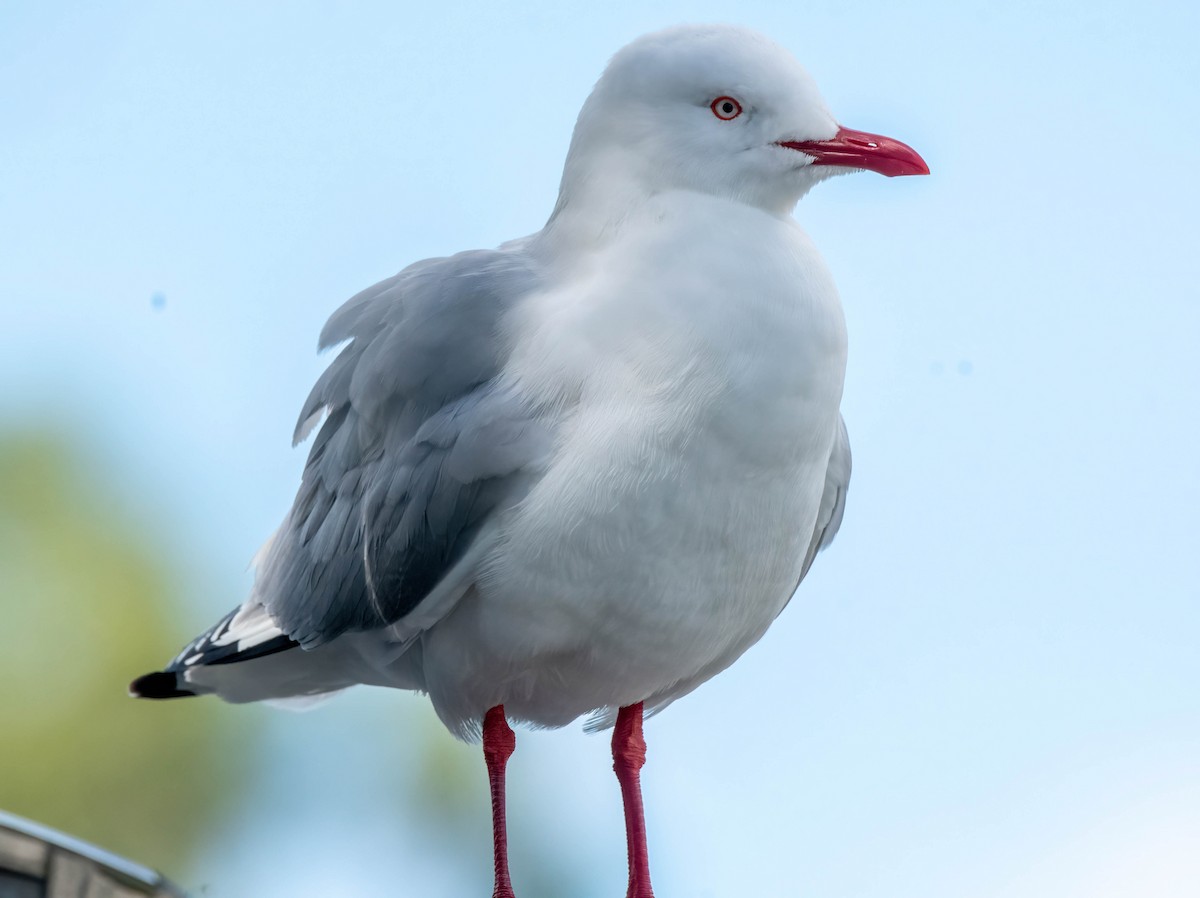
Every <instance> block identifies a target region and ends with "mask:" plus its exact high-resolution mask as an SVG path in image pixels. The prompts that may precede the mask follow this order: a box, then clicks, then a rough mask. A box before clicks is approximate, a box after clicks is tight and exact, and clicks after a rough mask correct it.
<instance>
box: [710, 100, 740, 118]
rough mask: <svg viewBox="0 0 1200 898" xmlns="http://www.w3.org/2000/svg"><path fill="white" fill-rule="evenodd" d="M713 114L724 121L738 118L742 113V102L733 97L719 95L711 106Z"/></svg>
mask: <svg viewBox="0 0 1200 898" xmlns="http://www.w3.org/2000/svg"><path fill="white" fill-rule="evenodd" d="M710 108H711V109H712V111H713V115H715V116H716V117H717V118H719V119H720V120H721V121H723V122H727V121H729V120H731V119H735V118H737V117H738V116H739V115H741V114H742V104H741V103H739V102H738V101H737V100H735V99H734V98H733V97H717V98H716V99H715V100H713V101H712V106H711V107H710Z"/></svg>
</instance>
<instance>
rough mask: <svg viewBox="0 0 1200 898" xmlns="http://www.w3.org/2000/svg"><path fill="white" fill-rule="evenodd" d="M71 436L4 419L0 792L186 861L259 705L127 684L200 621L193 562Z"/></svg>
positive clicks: (96, 838) (70, 822) (240, 767)
mask: <svg viewBox="0 0 1200 898" xmlns="http://www.w3.org/2000/svg"><path fill="white" fill-rule="evenodd" d="M68 447H69V443H68V441H67V440H65V439H63V438H61V437H58V436H56V435H54V434H51V433H45V432H39V433H26V434H16V435H13V434H9V435H0V807H3V808H5V809H7V810H10V811H13V812H14V813H17V814H20V815H22V816H25V817H29V818H32V819H35V820H38V821H40V822H42V823H46V824H49V825H51V826H54V827H57V828H59V829H62V830H65V831H67V832H69V833H71V834H72V835H75V836H79V837H82V838H84V839H87V840H90V841H93V842H95V843H96V844H98V845H100V846H102V847H104V848H108V849H110V850H112V851H116V852H118V853H120V854H124V855H127V856H129V857H130V858H132V859H134V860H137V861H139V862H142V863H146V864H150V865H153V866H155V867H158V868H160V869H163V870H166V871H167V872H171V871H178V870H181V869H184V868H185V867H186V866H187V865H188V862H189V861H190V860H191V859H192V850H193V848H194V847H195V846H199V845H201V844H202V843H203V841H204V840H203V838H202V837H201V836H202V833H203V831H204V830H205V829H206V828H208V827H210V826H212V825H213V824H214V822H215V821H216V819H217V817H218V816H219V814H220V812H221V810H222V808H224V807H225V806H227V805H228V804H229V803H230V800H231V798H232V797H233V796H236V795H237V793H238V792H239V786H240V785H241V782H242V779H243V777H244V776H245V773H246V772H247V770H248V769H249V766H250V763H251V762H252V756H253V741H254V740H253V732H249V733H248V732H246V728H250V729H251V730H253V723H254V721H253V720H252V719H250V718H249V717H248V716H247V715H244V714H243V715H237V714H229V713H225V714H221V713H220V712H221V711H222V710H226V711H227V709H222V708H220V707H219V706H218V705H216V704H215V703H214V704H208V703H201V702H162V703H156V704H155V705H148V704H147V703H143V702H135V701H134V700H133V699H130V698H129V697H128V696H127V695H126V685H127V683H128V681H129V680H130V679H131V677H132V676H133V675H136V674H139V673H143V672H145V671H148V670H154V669H158V668H159V667H161V665H162V664H163V662H164V661H166V660H167V658H168V657H169V655H170V653H171V652H173V651H174V650H175V649H176V648H177V647H178V646H180V645H182V644H183V643H184V642H185V641H186V639H187V637H188V635H189V634H185V633H182V632H180V631H179V630H177V628H176V627H174V626H173V625H172V624H171V623H170V621H171V620H172V619H173V618H178V617H180V615H178V614H177V613H176V612H177V609H178V603H177V602H173V601H172V596H171V588H170V584H172V583H179V582H180V578H179V576H178V575H176V576H174V577H172V575H171V573H170V571H169V570H168V569H167V568H166V566H165V564H164V561H163V558H162V555H161V553H159V552H156V551H155V542H156V541H155V540H154V539H151V538H148V533H147V528H146V526H145V525H144V524H139V523H137V522H135V521H133V520H131V519H130V516H129V515H128V514H127V513H122V512H121V511H120V509H121V508H122V503H121V501H120V497H119V496H116V495H113V494H112V492H111V491H110V489H109V488H108V487H107V484H106V481H105V479H104V478H103V477H102V476H96V472H91V471H85V470H84V467H83V465H82V463H81V456H80V455H73V454H72V450H71V449H70V448H68ZM89 475H91V476H89ZM235 728H236V731H235Z"/></svg>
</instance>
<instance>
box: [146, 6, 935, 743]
mask: <svg viewBox="0 0 1200 898" xmlns="http://www.w3.org/2000/svg"><path fill="white" fill-rule="evenodd" d="M865 137H866V138H871V140H866V141H864V140H863V136H862V135H860V134H859V132H849V131H846V130H845V129H841V128H840V127H839V126H838V124H837V122H836V121H835V120H834V118H833V116H832V115H831V114H830V113H829V111H828V110H827V109H826V107H825V105H824V103H823V102H822V101H821V99H820V97H819V95H818V93H817V91H816V88H815V87H814V86H813V84H812V82H811V80H810V79H809V77H808V75H807V74H806V73H805V72H804V71H803V69H801V68H800V66H799V65H798V64H797V63H796V62H795V61H794V60H793V59H792V57H791V56H790V55H788V54H787V53H786V52H785V51H783V50H782V49H781V48H779V47H778V46H776V45H775V44H773V43H771V42H770V41H768V40H767V39H766V38H763V37H761V36H759V35H756V34H753V33H751V32H747V31H744V30H741V29H735V28H727V27H709V28H681V29H672V30H670V31H666V32H662V33H659V34H656V35H651V36H648V37H646V38H643V39H641V40H639V41H637V42H635V43H634V44H631V45H630V46H629V47H627V48H625V49H624V50H622V51H621V52H620V53H618V54H617V56H616V57H615V58H614V59H613V61H612V63H611V64H610V66H609V67H608V69H607V71H606V72H605V74H604V76H603V77H602V78H601V79H600V81H599V82H598V84H597V85H596V88H595V90H594V91H593V93H592V95H591V96H590V97H589V99H588V101H587V103H586V104H585V105H584V107H583V110H582V111H581V113H580V117H579V121H578V124H577V125H576V129H575V134H574V138H573V140H572V144H571V149H570V152H569V154H568V158H567V161H566V166H565V169H564V174H563V179H562V185H561V190H560V196H559V200H558V204H557V206H556V208H555V209H554V212H553V214H552V216H551V218H550V220H549V222H548V223H547V225H546V227H545V228H544V229H543V230H541V231H540V232H538V233H537V234H534V235H532V236H530V237H526V238H523V239H521V240H517V241H513V242H511V243H509V244H506V245H505V246H503V247H501V248H500V249H499V250H496V251H492V252H478V253H470V254H463V255H461V256H456V257H453V258H451V259H445V260H426V261H425V262H421V263H418V264H417V265H415V266H412V267H411V268H409V269H406V271H404V272H401V274H400V275H397V276H396V277H395V278H392V279H389V280H388V281H385V282H383V283H382V284H380V285H377V286H376V287H374V288H372V289H371V290H368V291H364V293H363V294H360V295H359V296H358V297H355V298H354V299H352V300H351V301H350V302H349V303H347V304H346V306H344V307H343V308H342V309H341V310H339V311H338V312H337V313H336V314H335V315H334V317H333V319H331V321H330V324H329V326H328V327H327V328H326V333H325V334H324V335H323V338H322V339H323V342H326V343H336V342H341V341H346V340H349V341H350V342H349V343H348V344H347V347H346V348H345V349H344V350H343V353H342V355H340V356H339V357H338V359H337V360H336V361H335V362H334V363H333V364H332V365H331V367H330V371H329V372H327V374H326V375H325V376H324V377H323V378H322V379H321V382H320V383H318V385H317V387H316V388H315V389H314V391H313V398H312V399H311V400H310V402H309V403H308V405H306V407H305V409H304V411H303V413H302V414H301V427H302V428H308V427H311V426H312V425H313V423H314V422H316V421H317V420H318V419H319V418H320V417H321V415H322V414H326V415H327V417H326V419H325V423H324V425H323V426H322V428H321V430H320V432H319V434H318V436H317V437H316V440H315V443H314V448H313V450H312V454H311V456H310V459H309V463H308V467H307V469H306V474H305V484H304V486H302V489H301V494H300V496H298V498H297V502H296V506H295V507H294V508H293V510H292V512H291V513H290V514H289V515H288V518H287V519H286V520H285V522H284V524H283V526H282V527H281V528H280V531H279V533H277V534H276V537H275V538H274V539H273V541H272V543H271V544H270V545H269V546H268V547H266V548H265V549H264V552H263V553H262V556H261V560H260V563H259V577H258V580H257V583H256V586H255V589H254V592H253V594H252V595H251V596H250V597H249V599H248V600H247V602H246V603H245V605H244V606H243V608H242V609H241V610H240V611H238V612H237V613H235V614H234V615H233V616H232V617H230V618H227V619H226V620H225V621H223V622H222V624H221V625H219V626H218V627H217V628H215V629H214V630H213V631H210V633H209V634H206V635H205V636H203V637H201V638H200V639H198V640H197V641H196V642H194V643H193V644H192V645H190V646H189V647H188V648H187V649H185V650H184V652H183V653H181V655H180V656H179V658H177V659H176V662H175V663H174V664H173V665H172V666H171V667H170V668H168V671H167V672H165V673H162V674H154V675H150V676H149V677H148V678H143V680H141V681H138V683H140V684H141V686H140V687H139V686H138V684H135V691H137V692H139V693H141V694H147V695H151V696H155V695H156V694H157V695H159V696H162V695H178V694H190V693H204V692H215V693H216V694H218V695H220V696H222V697H223V698H226V699H228V700H230V701H253V700H259V699H287V698H290V697H296V696H311V695H319V694H322V693H326V692H331V691H334V690H337V689H341V688H344V687H346V686H350V685H353V684H355V683H360V682H361V683H372V684H377V685H385V686H394V687H399V688H405V689H419V690H423V691H425V692H427V693H428V694H429V696H430V698H431V699H432V701H433V704H434V706H435V708H436V709H437V711H438V713H439V715H440V716H441V718H442V719H443V720H444V721H445V723H446V724H447V726H448V727H450V729H451V730H453V731H454V732H456V733H458V734H459V735H471V734H473V733H477V732H478V730H479V726H480V721H481V719H482V717H483V715H484V712H485V711H487V710H488V709H489V708H493V707H494V706H497V705H503V706H504V709H505V711H506V713H507V714H508V716H509V717H510V718H513V719H517V720H523V721H527V722H530V723H533V724H536V725H543V726H558V725H562V724H565V723H568V722H570V721H571V720H573V719H575V718H577V717H579V716H581V715H584V714H588V713H592V714H595V715H597V716H596V718H595V720H596V721H597V722H598V723H600V724H603V723H605V722H609V721H611V719H612V717H613V716H614V715H615V712H616V710H617V709H618V708H620V707H622V706H626V705H632V704H634V703H638V702H645V703H646V706H647V708H648V709H650V710H655V709H658V708H661V707H663V706H665V705H666V704H667V703H669V702H670V701H672V700H673V699H675V698H677V697H679V696H680V695H683V694H684V693H686V692H688V691H690V690H691V689H693V688H695V687H696V686H697V685H699V684H700V683H702V682H704V681H705V680H706V679H708V678H709V677H711V676H713V675H714V674H716V673H718V672H719V671H720V670H722V669H724V668H725V667H727V666H728V665H729V664H731V663H732V662H733V661H734V660H736V659H737V658H738V657H739V656H740V655H741V654H742V653H743V652H744V651H745V650H746V649H747V648H748V647H749V646H750V645H752V644H753V643H754V642H755V641H757V640H758V639H759V637H761V636H762V634H763V633H764V632H765V630H766V629H767V627H768V626H769V625H770V624H771V622H772V621H773V620H774V619H775V617H776V616H777V615H778V614H779V612H780V611H781V610H782V609H783V607H784V606H785V605H786V604H787V602H788V600H789V599H790V597H791V595H792V593H793V591H794V590H795V588H796V586H797V585H798V583H799V581H800V580H801V579H802V577H803V575H804V573H805V572H806V571H807V568H808V565H809V564H811V562H812V557H813V555H814V554H815V552H816V551H817V549H818V548H822V547H824V545H827V544H828V542H829V540H830V539H831V538H832V536H833V533H834V532H836V529H837V527H838V525H839V524H840V521H841V514H842V508H843V503H844V499H845V492H846V487H847V484H848V481H849V474H850V463H849V444H848V442H847V441H846V438H845V430H844V427H843V425H842V424H841V421H840V416H839V413H838V406H839V402H840V400H841V395H842V383H843V377H844V371H845V362H846V335H845V327H844V321H843V316H842V310H841V305H840V303H839V299H838V295H837V291H836V289H835V287H834V285H833V282H832V279H831V277H830V275H829V272H828V271H827V270H826V267H825V265H824V263H823V262H822V260H821V258H820V256H819V255H818V253H817V252H816V250H815V249H814V248H813V246H812V244H811V243H810V241H809V240H808V238H807V237H806V236H805V235H804V233H803V232H802V231H801V230H800V229H799V227H798V226H797V225H796V223H795V222H794V221H793V220H792V218H791V216H790V213H791V210H792V208H793V206H794V205H795V203H796V202H797V200H798V199H799V198H800V197H801V196H802V195H803V194H804V193H805V192H806V191H807V190H808V189H809V188H810V187H812V185H813V184H815V183H816V182H817V181H819V180H822V179H823V178H825V177H828V176H830V175H832V174H837V173H839V172H844V171H848V170H850V169H851V168H852V167H864V168H874V169H875V170H877V171H882V172H884V173H885V174H906V173H917V172H918V169H923V163H920V160H919V157H916V154H915V153H912V151H911V150H909V149H908V148H907V147H903V145H900V144H896V143H895V142H889V141H886V139H884V138H878V139H875V138H874V136H873V135H866V136H865ZM856 141H857V142H856ZM877 141H885V144H884V145H881V144H880V143H878V142H877ZM868 144H869V146H868ZM897 147H901V148H902V150H897V149H896V148H897ZM905 153H907V154H910V155H905ZM826 154H827V155H826ZM847 154H849V155H847ZM855 154H858V155H857V156H855ZM872 154H875V155H872ZM889 154H890V155H889ZM877 157H878V158H877ZM847 159H849V160H850V161H846V160H847ZM856 159H857V160H858V161H857V162H856V161H855V160H856ZM913 159H915V160H916V162H913V161H912V160H913ZM918 163H919V166H918ZM902 166H909V168H908V169H903V168H902ZM242 648H244V649H245V650H246V652H243V653H240V654H239V650H240V649H242ZM231 649H232V650H234V651H231ZM152 678H158V679H152Z"/></svg>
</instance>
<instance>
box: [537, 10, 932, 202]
mask: <svg viewBox="0 0 1200 898" xmlns="http://www.w3.org/2000/svg"><path fill="white" fill-rule="evenodd" d="M860 169H867V170H870V171H875V172H879V173H880V174H884V175H888V176H892V175H917V174H928V172H929V169H928V168H927V167H926V165H925V162H924V161H923V160H922V159H921V157H920V156H919V155H917V153H916V151H915V150H913V149H912V148H911V147H909V146H907V145H905V144H903V143H900V142H899V141H897V140H892V139H890V138H886V137H881V136H879V135H875V134H868V133H865V132H861V131H852V130H850V129H847V128H843V127H841V126H840V125H839V124H838V122H837V120H836V119H835V118H834V117H833V115H832V113H830V111H829V109H828V107H826V105H825V102H824V100H822V99H821V95H820V94H819V93H818V91H817V88H816V85H815V84H814V83H813V80H812V78H810V77H809V75H808V73H807V72H806V71H805V70H804V69H803V67H801V65H800V64H799V63H798V62H797V61H796V60H795V58H794V57H792V55H791V54H790V53H788V52H787V51H786V50H784V49H783V48H782V47H780V46H779V45H778V44H776V43H774V42H773V41H771V40H769V39H768V38H766V37H764V36H762V35H760V34H757V33H756V32H753V31H749V30H747V29H744V28H736V27H732V26H715V25H714V26H684V27H678V28H671V29H668V30H666V31H660V32H657V33H655V34H650V35H646V36H645V37H641V38H639V39H638V40H636V41H634V42H633V43H631V44H629V45H628V46H626V47H624V48H623V49H622V50H620V51H618V52H617V54H616V55H615V56H614V57H613V59H612V61H611V62H610V63H609V66H608V68H607V69H606V70H605V72H604V74H603V76H602V77H601V78H600V80H599V81H598V82H597V84H596V87H595V89H594V90H593V91H592V94H591V96H589V97H588V100H587V102H586V103H585V104H584V107H583V109H582V111H581V112H580V114H579V121H578V123H577V124H576V126H575V133H574V136H573V138H572V141H571V149H570V152H569V154H568V156H567V164H566V168H565V170H564V173H563V183H562V195H561V196H560V201H559V205H560V207H561V206H562V205H563V204H564V202H565V201H570V200H571V198H572V197H573V196H588V197H595V198H604V197H607V198H608V199H607V202H609V203H611V202H613V201H614V200H615V201H617V202H619V201H620V199H621V198H622V195H626V194H632V196H630V199H633V198H634V197H636V196H637V195H643V196H644V195H646V194H655V193H659V192H663V191H666V190H692V191H698V192H703V193H709V194H714V195H716V196H721V197H726V198H730V199H735V200H738V201H740V202H744V203H748V204H751V205H754V206H759V207H762V208H764V209H767V210H770V211H774V212H786V211H789V210H790V209H791V208H792V207H793V206H794V205H795V203H796V201H797V200H799V199H800V197H801V196H803V195H804V194H805V193H806V192H807V191H808V189H809V188H811V187H812V186H813V184H815V183H817V182H818V181H821V180H824V179H825V178H827V177H829V176H831V175H834V174H840V173H844V172H847V171H853V170H860Z"/></svg>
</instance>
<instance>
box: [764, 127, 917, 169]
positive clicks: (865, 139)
mask: <svg viewBox="0 0 1200 898" xmlns="http://www.w3.org/2000/svg"><path fill="white" fill-rule="evenodd" d="M779 145H780V146H781V147H787V148H788V149H789V150H799V151H800V152H801V153H804V154H805V155H806V156H812V157H813V165H844V166H845V167H846V168H865V169H867V170H868V171H873V172H879V174H881V175H887V176H888V177H889V178H894V177H896V176H897V175H927V174H929V166H928V165H926V164H925V160H924V159H922V158H921V157H920V156H919V155H918V154H917V151H916V150H914V149H913V148H912V147H910V146H909V145H908V144H906V143H901V142H900V141H898V140H892V138H890V137H882V136H880V135H879V134H868V133H867V132H866V131H853V130H851V129H850V128H839V129H838V133H837V134H836V135H834V138H833V139H832V140H781V141H779Z"/></svg>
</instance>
